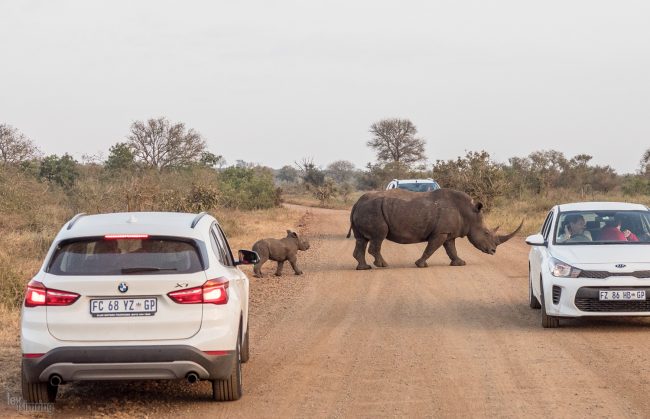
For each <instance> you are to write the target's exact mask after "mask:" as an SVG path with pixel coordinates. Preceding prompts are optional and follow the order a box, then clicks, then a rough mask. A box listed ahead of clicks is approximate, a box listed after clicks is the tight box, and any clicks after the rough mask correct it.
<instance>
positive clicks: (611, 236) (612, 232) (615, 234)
mask: <svg viewBox="0 0 650 419" xmlns="http://www.w3.org/2000/svg"><path fill="white" fill-rule="evenodd" d="M600 240H607V241H609V240H612V241H616V240H618V241H629V242H638V241H639V238H638V237H637V236H636V235H635V234H634V233H630V237H627V238H626V237H625V234H623V232H622V231H621V230H619V229H618V228H616V227H605V228H603V229H602V230H601V231H600Z"/></svg>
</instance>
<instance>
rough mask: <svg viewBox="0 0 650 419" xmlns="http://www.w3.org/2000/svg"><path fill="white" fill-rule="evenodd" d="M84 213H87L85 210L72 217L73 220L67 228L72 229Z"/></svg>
mask: <svg viewBox="0 0 650 419" xmlns="http://www.w3.org/2000/svg"><path fill="white" fill-rule="evenodd" d="M84 215H86V213H85V212H80V213H79V214H77V215H75V216H74V217H72V220H70V222H69V223H68V228H67V230H70V229H71V228H72V226H74V224H75V223H76V222H77V221H79V219H80V218H81V217H83V216H84Z"/></svg>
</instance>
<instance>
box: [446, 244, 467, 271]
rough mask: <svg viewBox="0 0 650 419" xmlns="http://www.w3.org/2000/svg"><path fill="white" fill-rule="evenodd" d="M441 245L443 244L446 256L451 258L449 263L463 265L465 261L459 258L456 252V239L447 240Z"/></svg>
mask: <svg viewBox="0 0 650 419" xmlns="http://www.w3.org/2000/svg"><path fill="white" fill-rule="evenodd" d="M443 246H445V251H446V252H447V256H449V259H451V263H450V264H449V265H451V266H465V261H464V260H463V259H461V258H459V257H458V253H456V239H449V240H447V241H446V242H445V244H444V245H443Z"/></svg>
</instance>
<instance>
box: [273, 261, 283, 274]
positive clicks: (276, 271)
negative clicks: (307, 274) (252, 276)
mask: <svg viewBox="0 0 650 419" xmlns="http://www.w3.org/2000/svg"><path fill="white" fill-rule="evenodd" d="M283 267H284V261H282V262H278V267H277V269H276V270H275V276H282V268H283Z"/></svg>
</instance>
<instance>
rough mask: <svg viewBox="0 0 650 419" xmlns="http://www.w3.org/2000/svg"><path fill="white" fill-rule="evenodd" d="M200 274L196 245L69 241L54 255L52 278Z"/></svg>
mask: <svg viewBox="0 0 650 419" xmlns="http://www.w3.org/2000/svg"><path fill="white" fill-rule="evenodd" d="M201 270H203V265H202V264H201V258H200V256H199V252H198V249H197V247H196V245H195V243H193V242H191V241H185V240H179V239H170V238H155V237H150V238H146V239H105V238H103V237H102V238H90V239H88V238H84V239H80V240H68V241H66V242H63V243H62V244H60V245H59V246H58V247H57V249H56V251H55V252H54V254H53V256H52V259H51V260H50V263H49V264H48V268H47V271H48V273H50V274H52V275H89V276H92V275H137V274H140V275H144V274H146V275H158V274H184V273H195V272H199V271H201Z"/></svg>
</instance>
